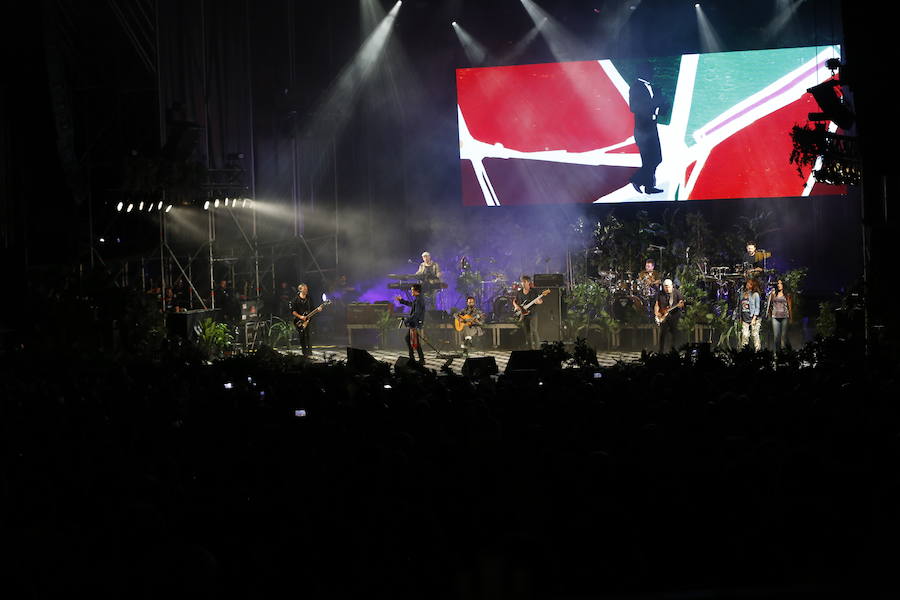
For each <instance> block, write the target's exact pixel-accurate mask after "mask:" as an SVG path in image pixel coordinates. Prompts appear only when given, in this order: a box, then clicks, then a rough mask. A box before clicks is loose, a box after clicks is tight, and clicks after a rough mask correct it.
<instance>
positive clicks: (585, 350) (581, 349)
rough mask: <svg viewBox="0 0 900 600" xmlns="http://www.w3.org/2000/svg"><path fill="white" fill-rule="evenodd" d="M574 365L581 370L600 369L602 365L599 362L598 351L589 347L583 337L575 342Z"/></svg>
mask: <svg viewBox="0 0 900 600" xmlns="http://www.w3.org/2000/svg"><path fill="white" fill-rule="evenodd" d="M572 365H573V366H575V367H577V368H580V369H588V368H595V369H596V368H599V367H600V363H599V362H597V351H596V350H594V349H593V348H591V347H590V346H588V343H587V340H586V339H584V338H582V337H580V338H578V339H576V340H575V349H574V350H573V352H572Z"/></svg>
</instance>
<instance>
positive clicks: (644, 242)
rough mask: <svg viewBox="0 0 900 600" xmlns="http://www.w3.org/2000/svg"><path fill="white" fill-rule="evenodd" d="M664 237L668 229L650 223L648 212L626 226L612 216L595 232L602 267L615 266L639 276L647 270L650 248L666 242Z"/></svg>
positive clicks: (639, 212)
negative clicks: (647, 250) (638, 272)
mask: <svg viewBox="0 0 900 600" xmlns="http://www.w3.org/2000/svg"><path fill="white" fill-rule="evenodd" d="M665 234H666V231H665V227H664V226H663V225H661V224H660V223H657V222H655V221H651V220H650V217H649V216H648V214H647V211H645V210H641V211H638V213H637V214H636V215H635V216H634V218H633V219H630V220H628V221H624V222H623V221H620V220H619V219H617V218H616V216H615V214H614V213H610V214H609V215H607V217H606V219H605V220H604V221H601V222H599V223H597V226H596V227H595V229H594V248H595V250H596V251H597V253H598V255H599V256H600V257H601V258H600V266H601V267H604V268H608V267H609V266H611V265H612V266H616V268H618V269H623V270H625V271H630V272H632V273H636V272H637V271H639V270H640V269H641V268H643V266H644V258H646V257H645V256H644V254H645V251H646V249H647V246H648V245H650V244H651V243H654V242H660V241H662V240H664V239H665V237H666V236H665Z"/></svg>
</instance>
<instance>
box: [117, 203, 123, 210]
mask: <svg viewBox="0 0 900 600" xmlns="http://www.w3.org/2000/svg"><path fill="white" fill-rule="evenodd" d="M123 206H124V204H122V203H121V202H119V203H118V204H116V210H117V211H119V212H122V207H123Z"/></svg>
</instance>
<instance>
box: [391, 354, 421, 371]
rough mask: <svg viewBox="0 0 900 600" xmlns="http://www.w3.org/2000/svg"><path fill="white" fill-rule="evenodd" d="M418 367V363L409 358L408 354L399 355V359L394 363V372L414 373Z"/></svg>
mask: <svg viewBox="0 0 900 600" xmlns="http://www.w3.org/2000/svg"><path fill="white" fill-rule="evenodd" d="M418 368H419V365H418V363H416V362H415V361H412V360H409V357H408V356H398V357H397V361H396V362H395V363H394V373H395V374H397V375H399V374H401V373H412V372H413V371H415V370H416V369H418Z"/></svg>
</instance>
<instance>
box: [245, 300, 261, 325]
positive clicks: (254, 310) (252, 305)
mask: <svg viewBox="0 0 900 600" xmlns="http://www.w3.org/2000/svg"><path fill="white" fill-rule="evenodd" d="M257 317H259V312H258V306H257V304H256V300H244V301H243V302H241V320H242V321H248V320H250V321H252V320H255V319H256V318H257Z"/></svg>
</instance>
